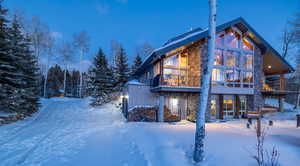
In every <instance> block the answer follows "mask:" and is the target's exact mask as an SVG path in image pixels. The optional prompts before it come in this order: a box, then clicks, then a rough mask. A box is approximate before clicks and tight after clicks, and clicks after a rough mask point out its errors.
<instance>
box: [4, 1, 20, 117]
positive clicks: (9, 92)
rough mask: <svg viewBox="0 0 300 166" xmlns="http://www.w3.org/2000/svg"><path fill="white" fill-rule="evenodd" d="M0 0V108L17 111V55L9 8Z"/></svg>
mask: <svg viewBox="0 0 300 166" xmlns="http://www.w3.org/2000/svg"><path fill="white" fill-rule="evenodd" d="M2 3H3V2H2V0H1V1H0V78H1V79H0V109H1V110H3V111H7V112H17V111H18V110H17V108H15V107H16V105H17V103H16V104H15V102H14V101H15V95H16V88H17V87H18V85H17V84H16V81H15V80H16V79H17V78H16V71H17V67H16V63H15V60H16V58H17V57H14V56H13V55H12V53H11V44H10V35H9V27H8V20H7V19H6V17H7V16H6V14H7V9H5V8H4V7H3V5H2Z"/></svg>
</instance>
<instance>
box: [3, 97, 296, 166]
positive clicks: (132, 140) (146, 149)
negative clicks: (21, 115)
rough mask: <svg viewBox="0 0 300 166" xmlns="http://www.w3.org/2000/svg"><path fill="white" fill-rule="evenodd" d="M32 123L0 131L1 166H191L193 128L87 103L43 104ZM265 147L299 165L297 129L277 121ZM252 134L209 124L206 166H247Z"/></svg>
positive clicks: (239, 124)
mask: <svg viewBox="0 0 300 166" xmlns="http://www.w3.org/2000/svg"><path fill="white" fill-rule="evenodd" d="M42 104H43V108H42V110H41V111H40V112H39V113H37V114H35V115H34V116H33V117H32V118H28V119H26V120H24V121H19V122H17V123H14V124H10V125H6V126H1V127H0V133H1V137H0V147H1V148H0V161H1V162H0V165H1V166H15V165H21V166H28V165H30V166H31V165H35V166H82V165H86V166H99V165H103V166H192V165H194V164H193V163H192V160H191V154H192V151H193V142H194V131H195V124H193V123H190V122H180V123H126V122H125V120H124V118H123V116H122V115H121V113H120V111H119V110H118V109H116V107H115V106H114V105H113V104H107V105H105V106H103V107H100V108H97V109H96V108H91V107H90V106H89V105H88V99H82V100H81V99H63V98H53V99H49V100H43V101H42ZM267 133H268V137H267V139H266V145H267V146H268V147H271V146H273V145H275V146H276V148H278V149H279V152H280V158H279V161H280V163H281V164H282V165H284V166H295V163H300V158H299V152H300V143H299V142H300V129H296V128H295V121H276V122H275V124H274V126H273V127H269V128H268V130H267ZM254 145H255V132H254V129H247V128H246V121H245V120H240V121H232V122H227V123H208V124H207V137H206V147H205V148H206V163H207V165H209V166H220V165H222V166H232V165H238V166H251V165H255V161H254V160H253V159H252V158H251V157H250V155H251V153H252V152H254Z"/></svg>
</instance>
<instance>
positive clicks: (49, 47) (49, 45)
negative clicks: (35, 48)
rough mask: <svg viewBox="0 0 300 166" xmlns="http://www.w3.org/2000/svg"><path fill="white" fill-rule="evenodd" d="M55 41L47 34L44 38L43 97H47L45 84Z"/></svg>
mask: <svg viewBox="0 0 300 166" xmlns="http://www.w3.org/2000/svg"><path fill="white" fill-rule="evenodd" d="M54 47H55V39H54V38H53V37H52V36H51V35H50V34H49V35H47V37H45V41H44V49H45V56H46V57H45V60H46V69H45V81H44V92H43V96H44V97H47V82H48V71H49V67H50V63H51V58H52V56H53V55H54Z"/></svg>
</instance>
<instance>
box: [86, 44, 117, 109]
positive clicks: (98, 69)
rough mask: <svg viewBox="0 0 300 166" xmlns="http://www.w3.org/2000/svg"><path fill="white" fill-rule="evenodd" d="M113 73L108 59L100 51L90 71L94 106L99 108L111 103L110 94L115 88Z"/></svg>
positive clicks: (90, 87)
mask: <svg viewBox="0 0 300 166" xmlns="http://www.w3.org/2000/svg"><path fill="white" fill-rule="evenodd" d="M112 78H113V72H112V70H111V68H110V67H109V65H108V63H107V59H106V57H105V55H104V53H103V51H102V50H101V49H99V51H98V53H97V55H96V57H95V58H94V61H93V66H92V68H91V69H90V71H89V85H90V86H89V89H90V91H91V93H92V103H91V105H92V106H99V105H102V104H104V103H107V102H109V101H110V97H109V94H110V93H111V92H112V89H113V87H114V81H113V79H112Z"/></svg>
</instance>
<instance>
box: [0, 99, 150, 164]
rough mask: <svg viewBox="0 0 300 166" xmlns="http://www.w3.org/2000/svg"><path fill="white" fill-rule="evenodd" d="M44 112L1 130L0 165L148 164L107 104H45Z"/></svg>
mask: <svg viewBox="0 0 300 166" xmlns="http://www.w3.org/2000/svg"><path fill="white" fill-rule="evenodd" d="M42 103H43V108H42V109H41V111H40V112H39V113H38V114H37V115H35V116H33V117H32V118H28V119H26V120H24V121H20V122H18V123H15V124H10V125H7V126H2V127H0V133H1V137H0V147H1V148H0V165H1V166H2V165H3V166H15V165H26V166H27V165H55V166H58V165H72V166H74V165H78V166H79V165H99V163H101V165H124V164H125V165H126V163H129V162H130V164H131V165H140V164H142V165H145V161H144V158H143V156H141V155H140V154H139V153H138V152H136V151H135V148H134V146H133V145H132V144H130V141H129V140H127V138H126V134H125V132H124V131H125V130H124V129H123V128H124V127H125V126H124V119H123V117H122V115H121V114H120V112H119V111H118V110H117V109H116V108H115V107H114V106H112V104H108V105H105V106H103V107H102V108H100V109H93V108H90V107H89V106H88V102H87V100H86V99H85V100H80V99H59V98H56V99H51V100H44V101H43V102H42Z"/></svg>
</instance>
